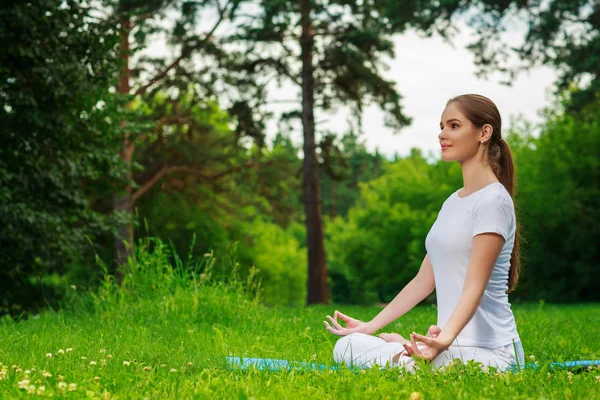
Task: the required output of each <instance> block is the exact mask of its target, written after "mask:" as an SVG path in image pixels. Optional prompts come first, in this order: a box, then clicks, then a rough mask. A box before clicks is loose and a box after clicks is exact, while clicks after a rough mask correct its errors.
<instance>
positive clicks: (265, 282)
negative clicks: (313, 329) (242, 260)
mask: <svg viewBox="0 0 600 400" xmlns="http://www.w3.org/2000/svg"><path fill="white" fill-rule="evenodd" d="M294 225H295V226H294ZM294 225H292V226H290V227H289V228H288V229H287V230H284V229H283V228H281V227H279V226H278V225H275V224H273V223H268V222H265V221H262V220H261V219H259V218H257V219H256V220H255V221H252V223H251V224H249V226H248V228H247V229H248V232H249V233H250V232H252V233H254V235H253V236H254V238H253V240H252V243H251V244H249V245H248V246H249V247H250V249H251V257H252V260H253V261H254V265H255V267H256V268H257V269H258V273H257V276H258V278H259V279H260V280H261V286H262V288H263V290H262V292H261V299H262V300H263V302H264V303H265V304H270V305H276V304H279V305H285V306H292V305H294V306H301V305H303V304H304V303H305V302H306V279H307V276H306V258H307V254H306V248H304V247H301V246H300V243H299V241H298V239H297V238H296V237H295V236H294V235H293V234H292V233H291V232H292V231H294V230H297V231H299V230H302V231H304V226H302V225H301V224H299V223H295V224H294Z"/></svg>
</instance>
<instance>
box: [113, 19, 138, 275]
mask: <svg viewBox="0 0 600 400" xmlns="http://www.w3.org/2000/svg"><path fill="white" fill-rule="evenodd" d="M121 28H122V32H121V58H122V59H123V69H122V70H121V73H120V77H119V87H118V88H117V90H118V92H119V93H123V94H129V92H130V90H131V87H130V86H129V77H130V76H131V71H130V70H129V32H130V30H131V21H130V20H129V18H125V19H123V20H121ZM121 124H122V125H121V127H122V128H123V127H124V124H125V122H124V121H122V122H121ZM133 150H134V146H133V144H132V143H130V141H129V134H128V133H126V134H125V140H124V142H123V150H122V151H121V159H122V160H123V161H125V164H126V166H127V180H128V181H131V177H132V172H131V161H132V159H133ZM131 192H132V187H131V185H127V187H126V188H125V191H124V192H121V193H117V194H115V195H114V197H113V207H114V210H115V211H122V210H124V211H126V212H127V213H128V214H129V216H130V220H129V222H128V223H127V224H125V225H121V226H119V228H118V236H117V237H115V243H114V247H115V261H116V264H117V270H116V277H117V281H119V282H120V281H121V273H120V270H119V266H120V265H122V264H124V263H125V262H127V256H128V254H129V251H130V250H131V248H132V247H130V249H128V248H127V246H126V244H125V243H124V242H123V241H124V240H125V241H127V243H128V244H129V245H130V246H133V224H132V222H131V216H132V214H133V213H132V211H133V210H132V202H131Z"/></svg>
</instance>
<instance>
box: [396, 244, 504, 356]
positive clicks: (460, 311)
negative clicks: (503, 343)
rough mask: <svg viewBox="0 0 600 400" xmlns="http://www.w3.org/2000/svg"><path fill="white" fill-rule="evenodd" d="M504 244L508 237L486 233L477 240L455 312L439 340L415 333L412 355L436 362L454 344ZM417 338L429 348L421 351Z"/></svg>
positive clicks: (474, 308) (473, 312)
mask: <svg viewBox="0 0 600 400" xmlns="http://www.w3.org/2000/svg"><path fill="white" fill-rule="evenodd" d="M503 245H504V238H503V237H502V236H500V235H497V234H495V233H483V234H480V235H476V236H475V237H474V238H473V249H472V252H471V259H470V261H469V266H468V269H467V276H466V277H465V283H464V285H463V291H462V295H461V297H460V300H459V301H458V304H457V305H456V308H455V309H454V312H453V313H452V315H451V316H450V318H449V319H448V322H447V323H446V325H445V326H444V327H443V328H442V331H441V333H440V334H439V336H438V337H437V338H429V337H426V336H422V335H419V334H416V333H413V334H411V335H410V336H411V341H412V342H413V343H412V344H411V345H405V348H406V350H407V351H408V354H409V355H419V356H421V357H423V358H426V359H429V360H433V359H434V358H435V357H437V355H438V354H440V353H441V352H442V351H444V350H445V349H447V348H448V347H449V346H450V345H451V344H452V342H453V341H454V339H456V337H457V336H458V334H459V333H460V331H462V329H463V328H464V327H465V325H466V324H467V323H468V322H469V321H470V320H471V318H472V317H473V314H475V310H476V309H477V307H478V306H479V303H480V302H481V298H482V296H483V293H484V291H485V288H486V286H487V284H488V281H489V279H490V276H491V274H492V270H493V269H494V265H495V264H496V260H497V259H498V256H499V255H500V251H502V246H503ZM414 339H418V340H419V341H421V342H423V343H425V344H427V348H425V349H423V350H419V349H417V347H416V345H415V344H414Z"/></svg>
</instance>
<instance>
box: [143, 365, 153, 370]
mask: <svg viewBox="0 0 600 400" xmlns="http://www.w3.org/2000/svg"><path fill="white" fill-rule="evenodd" d="M151 369H152V367H150V366H145V367H144V371H150V370H151Z"/></svg>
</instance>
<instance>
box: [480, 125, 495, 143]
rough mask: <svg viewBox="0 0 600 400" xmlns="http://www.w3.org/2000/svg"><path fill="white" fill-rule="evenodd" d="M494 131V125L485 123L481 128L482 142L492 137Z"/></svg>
mask: <svg viewBox="0 0 600 400" xmlns="http://www.w3.org/2000/svg"><path fill="white" fill-rule="evenodd" d="M493 133H494V127H493V126H492V125H490V124H485V125H483V128H482V129H481V137H480V138H479V141H480V142H481V143H485V142H487V141H488V140H490V139H491V138H492V134H493Z"/></svg>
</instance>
